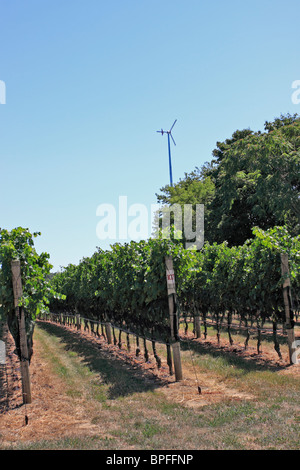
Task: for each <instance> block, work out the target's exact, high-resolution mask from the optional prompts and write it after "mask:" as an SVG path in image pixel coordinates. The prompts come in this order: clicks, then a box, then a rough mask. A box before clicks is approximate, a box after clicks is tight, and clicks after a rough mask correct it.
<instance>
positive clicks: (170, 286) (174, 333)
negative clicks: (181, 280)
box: [165, 256, 183, 381]
mask: <svg viewBox="0 0 300 470" xmlns="http://www.w3.org/2000/svg"><path fill="white" fill-rule="evenodd" d="M165 264H166V276H167V290H168V302H169V315H170V327H171V343H172V350H173V361H174V370H175V379H176V381H179V380H182V378H183V377H182V367H181V355H180V342H179V336H178V326H179V319H178V315H177V311H176V289H175V274H174V268H173V259H172V257H168V256H167V257H166V258H165Z"/></svg>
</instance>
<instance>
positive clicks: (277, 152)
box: [211, 116, 300, 245]
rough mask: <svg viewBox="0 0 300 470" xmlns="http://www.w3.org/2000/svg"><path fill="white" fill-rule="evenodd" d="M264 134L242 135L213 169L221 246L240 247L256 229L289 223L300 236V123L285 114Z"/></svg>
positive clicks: (213, 223)
mask: <svg viewBox="0 0 300 470" xmlns="http://www.w3.org/2000/svg"><path fill="white" fill-rule="evenodd" d="M265 130H267V132H265V133H261V132H257V133H253V132H249V133H246V134H240V137H241V138H240V139H234V140H233V141H232V143H230V144H229V145H228V146H227V147H224V146H222V147H221V148H222V154H221V155H220V156H219V160H218V162H219V164H218V166H217V168H215V169H213V170H212V171H211V177H212V179H213V181H214V183H215V188H216V189H215V197H214V200H213V202H212V205H211V214H213V220H212V221H211V226H212V228H213V232H214V236H215V240H216V241H218V242H222V241H224V240H227V241H228V242H229V244H231V245H240V244H242V243H244V241H245V240H246V239H247V238H251V237H252V235H251V231H252V228H253V227H254V226H259V227H260V228H262V229H264V230H266V229H269V228H271V227H274V226H275V225H284V224H287V225H288V227H289V228H290V230H291V231H292V233H295V234H296V233H299V227H300V201H299V194H300V119H299V118H296V117H295V116H294V117H291V116H288V117H285V116H281V118H277V119H275V121H274V123H269V122H266V123H265ZM235 135H237V134H235Z"/></svg>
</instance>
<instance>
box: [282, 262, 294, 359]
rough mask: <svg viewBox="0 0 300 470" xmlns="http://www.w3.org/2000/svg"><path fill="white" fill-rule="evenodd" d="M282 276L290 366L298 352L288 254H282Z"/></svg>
mask: <svg viewBox="0 0 300 470" xmlns="http://www.w3.org/2000/svg"><path fill="white" fill-rule="evenodd" d="M280 256H281V275H282V276H283V277H284V280H283V284H282V287H283V301H284V311H285V329H286V332H287V338H288V347H289V359H290V364H293V356H294V353H295V352H296V343H295V331H294V320H293V310H292V295H291V281H290V276H289V274H290V272H289V259H288V255H287V254H286V253H281V255H280Z"/></svg>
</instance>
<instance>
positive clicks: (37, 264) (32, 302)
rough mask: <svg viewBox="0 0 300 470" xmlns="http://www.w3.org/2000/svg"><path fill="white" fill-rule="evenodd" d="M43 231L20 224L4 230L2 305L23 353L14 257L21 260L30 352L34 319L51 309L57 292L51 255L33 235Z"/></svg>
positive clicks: (0, 237)
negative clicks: (38, 249) (38, 248)
mask: <svg viewBox="0 0 300 470" xmlns="http://www.w3.org/2000/svg"><path fill="white" fill-rule="evenodd" d="M38 235H40V233H38V232H36V233H33V234H31V233H30V232H29V230H28V229H25V228H22V227H18V228H15V229H13V230H12V231H10V232H9V231H8V230H5V229H1V230H0V267H1V269H0V309H1V312H2V315H5V316H6V317H7V321H8V326H9V328H10V331H11V333H12V335H13V337H14V339H15V342H16V346H17V351H18V353H19V325H18V319H17V317H16V315H15V309H14V296H13V288H12V272H11V261H12V260H20V265H21V279H22V289H23V296H22V298H21V299H20V305H22V306H23V307H24V310H25V324H26V333H27V338H28V343H29V350H30V354H31V353H32V335H33V329H34V320H35V319H36V317H37V315H38V314H39V313H40V312H44V311H47V310H48V304H49V298H50V297H51V296H53V295H55V292H54V290H53V289H52V287H51V286H50V283H49V281H48V279H47V278H48V275H49V273H50V270H51V268H52V265H51V264H50V263H49V261H48V260H49V255H48V254H47V253H41V254H40V255H39V254H38V253H37V252H36V250H35V248H34V241H33V239H34V238H36V237H37V236H38Z"/></svg>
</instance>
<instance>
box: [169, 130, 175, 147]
mask: <svg viewBox="0 0 300 470" xmlns="http://www.w3.org/2000/svg"><path fill="white" fill-rule="evenodd" d="M170 136H171V137H172V140H173V142H174V145H176V144H175V140H174V139H173V136H172V134H171V132H170Z"/></svg>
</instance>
